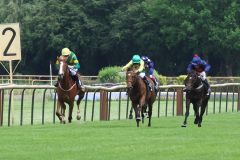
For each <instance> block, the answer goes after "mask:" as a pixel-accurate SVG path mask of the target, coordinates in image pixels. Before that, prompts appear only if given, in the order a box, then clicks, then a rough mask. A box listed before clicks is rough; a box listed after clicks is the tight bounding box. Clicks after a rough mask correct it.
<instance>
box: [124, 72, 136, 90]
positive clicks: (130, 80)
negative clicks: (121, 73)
mask: <svg viewBox="0 0 240 160" xmlns="http://www.w3.org/2000/svg"><path fill="white" fill-rule="evenodd" d="M136 79H137V73H135V72H134V71H133V70H131V69H129V70H128V71H127V72H126V81H127V88H128V90H131V89H132V88H133V86H134V83H135V82H136Z"/></svg>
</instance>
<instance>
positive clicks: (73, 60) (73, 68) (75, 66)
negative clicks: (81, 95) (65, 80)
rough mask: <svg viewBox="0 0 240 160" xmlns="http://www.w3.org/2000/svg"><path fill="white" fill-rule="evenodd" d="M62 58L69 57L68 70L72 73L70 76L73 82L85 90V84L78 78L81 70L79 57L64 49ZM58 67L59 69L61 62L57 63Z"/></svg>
mask: <svg viewBox="0 0 240 160" xmlns="http://www.w3.org/2000/svg"><path fill="white" fill-rule="evenodd" d="M61 53H62V56H65V57H67V61H66V62H67V64H68V68H69V71H70V75H71V76H72V78H73V80H75V81H76V83H77V86H78V88H81V89H83V88H84V86H83V83H82V82H81V80H80V79H79V76H78V71H79V69H80V63H79V61H78V59H77V56H76V54H75V53H74V52H72V51H70V50H69V49H68V48H63V49H62V52H61ZM56 65H57V67H59V62H58V61H57V62H56Z"/></svg>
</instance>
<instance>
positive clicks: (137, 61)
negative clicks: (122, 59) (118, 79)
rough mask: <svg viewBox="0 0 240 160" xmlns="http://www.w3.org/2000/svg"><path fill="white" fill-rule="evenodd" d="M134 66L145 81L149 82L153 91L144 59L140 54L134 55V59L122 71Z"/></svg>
mask: <svg viewBox="0 0 240 160" xmlns="http://www.w3.org/2000/svg"><path fill="white" fill-rule="evenodd" d="M131 67H132V68H134V69H135V70H134V72H136V73H139V76H140V77H141V78H142V79H143V80H144V82H145V83H146V84H147V86H148V88H150V90H151V91H152V88H151V87H150V84H149V82H148V80H147V77H146V74H145V67H144V61H143V60H142V59H141V57H140V56H139V55H137V54H136V55H133V57H132V59H131V60H130V61H129V62H128V64H126V65H125V66H124V67H123V68H122V71H126V70H128V69H129V68H131Z"/></svg>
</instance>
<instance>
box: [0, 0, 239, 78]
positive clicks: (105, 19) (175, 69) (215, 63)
mask: <svg viewBox="0 0 240 160" xmlns="http://www.w3.org/2000/svg"><path fill="white" fill-rule="evenodd" d="M239 8H240V2H239V1H238V0H221V1H219V0H209V1H206V0H195V1H191V0H58V1H56V0H45V1H42V0H2V1H1V2H0V22H1V23H13V22H20V27H21V44H22V57H23V59H22V62H21V64H20V66H19V68H18V70H17V71H18V72H21V73H23V74H48V72H49V71H48V70H49V69H48V68H49V62H50V61H51V62H54V61H55V59H56V57H57V56H58V55H59V54H60V51H61V49H62V48H64V47H69V48H70V49H71V50H73V51H74V52H75V53H77V56H78V58H79V60H80V63H81V69H80V70H81V72H82V73H83V74H85V75H90V74H97V73H98V71H99V70H100V69H101V68H103V67H105V66H110V65H112V66H114V65H124V64H125V63H127V62H128V61H129V59H130V58H131V56H132V55H133V54H140V55H148V56H149V57H150V58H151V59H153V60H154V62H155V66H156V70H157V71H158V72H159V73H160V74H163V75H179V74H184V73H185V72H186V66H187V64H188V63H189V61H190V60H191V57H192V54H193V53H196V52H197V53H199V54H200V55H201V56H202V57H203V58H204V59H206V60H207V61H208V62H209V63H210V64H211V66H212V69H211V73H210V74H211V75H239V74H240V69H238V68H240V66H239V63H238V62H239V60H240V56H239V51H240V28H239V26H240V25H239V23H240V10H239Z"/></svg>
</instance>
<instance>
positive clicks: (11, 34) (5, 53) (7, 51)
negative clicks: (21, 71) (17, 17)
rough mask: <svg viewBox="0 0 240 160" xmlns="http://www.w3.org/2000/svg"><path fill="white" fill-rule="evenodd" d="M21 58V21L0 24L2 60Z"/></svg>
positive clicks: (0, 54)
mask: <svg viewBox="0 0 240 160" xmlns="http://www.w3.org/2000/svg"><path fill="white" fill-rule="evenodd" d="M10 60H21V44H20V28H19V23H10V24H0V61H10Z"/></svg>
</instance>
